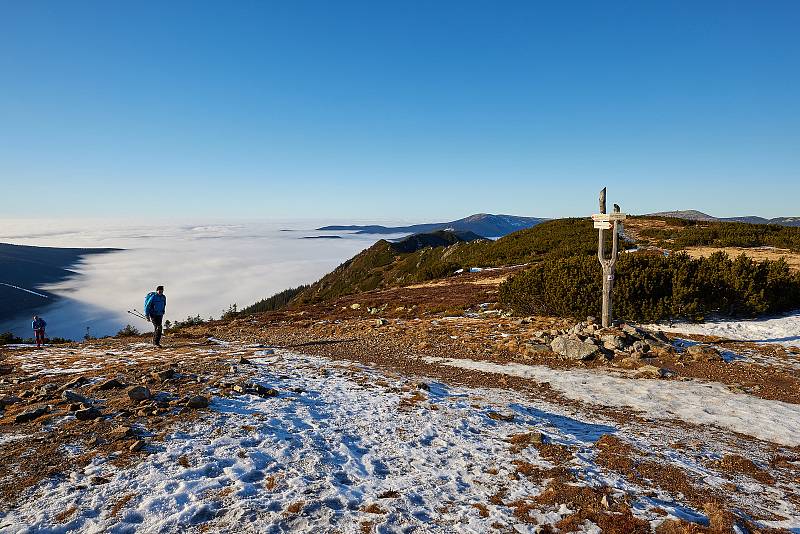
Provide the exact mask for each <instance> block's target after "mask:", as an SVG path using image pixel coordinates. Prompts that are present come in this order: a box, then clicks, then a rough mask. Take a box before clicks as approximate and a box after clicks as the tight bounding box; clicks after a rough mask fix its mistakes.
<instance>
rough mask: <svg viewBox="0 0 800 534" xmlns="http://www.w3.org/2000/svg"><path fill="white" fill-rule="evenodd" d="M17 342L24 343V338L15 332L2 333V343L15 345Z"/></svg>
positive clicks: (0, 337) (0, 335)
mask: <svg viewBox="0 0 800 534" xmlns="http://www.w3.org/2000/svg"><path fill="white" fill-rule="evenodd" d="M17 343H22V338H20V337H17V336H15V335H14V333H13V332H3V333H2V334H0V345H14V344H17Z"/></svg>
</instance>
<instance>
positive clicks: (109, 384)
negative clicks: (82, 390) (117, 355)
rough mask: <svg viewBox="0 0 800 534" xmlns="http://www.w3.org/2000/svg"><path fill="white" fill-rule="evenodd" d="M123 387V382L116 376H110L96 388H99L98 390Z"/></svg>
mask: <svg viewBox="0 0 800 534" xmlns="http://www.w3.org/2000/svg"><path fill="white" fill-rule="evenodd" d="M124 387H125V384H123V383H122V382H120V381H119V380H117V379H116V378H112V379H110V380H106V381H105V382H103V383H102V384H100V385H99V386H97V389H100V390H106V389H121V388H124Z"/></svg>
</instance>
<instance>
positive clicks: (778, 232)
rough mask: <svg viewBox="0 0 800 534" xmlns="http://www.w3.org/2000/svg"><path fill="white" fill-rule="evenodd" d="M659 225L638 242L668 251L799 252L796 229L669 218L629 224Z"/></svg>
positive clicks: (647, 229) (649, 228)
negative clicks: (751, 249) (755, 249)
mask: <svg viewBox="0 0 800 534" xmlns="http://www.w3.org/2000/svg"><path fill="white" fill-rule="evenodd" d="M640 221H646V222H654V221H655V222H660V223H661V224H660V225H658V226H655V225H648V226H647V227H645V228H643V229H641V230H640V231H639V232H638V233H639V236H640V241H641V242H642V243H644V244H651V245H655V246H658V247H661V248H666V249H669V250H681V249H684V248H687V247H694V246H707V247H718V248H722V247H745V248H748V247H775V248H782V249H788V250H791V251H794V252H800V227H793V226H781V225H777V224H750V223H742V222H719V221H705V220H691V219H681V218H673V217H649V216H648V217H637V218H634V219H633V221H632V223H633V224H636V222H640Z"/></svg>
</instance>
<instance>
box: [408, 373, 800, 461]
mask: <svg viewBox="0 0 800 534" xmlns="http://www.w3.org/2000/svg"><path fill="white" fill-rule="evenodd" d="M423 360H424V361H426V362H427V363H434V364H439V365H448V366H451V367H458V368H461V369H470V370H474V371H484V372H488V373H499V374H506V375H511V376H518V377H522V378H530V379H533V380H536V381H537V382H549V383H550V386H551V387H553V388H554V389H556V390H557V391H559V392H560V393H561V394H562V395H564V396H565V397H568V398H570V399H574V400H578V401H582V402H587V403H592V404H599V405H601V406H611V407H615V408H633V409H635V410H638V411H641V412H644V413H645V414H646V415H647V416H648V417H652V418H655V419H681V420H683V421H686V422H689V423H695V424H699V425H715V426H718V427H722V428H727V429H729V430H733V431H736V432H740V433H742V434H747V435H748V436H753V437H755V438H758V439H763V440H765V441H771V442H773V443H779V444H781V445H788V446H790V447H794V446H796V445H800V405H797V404H789V403H786V402H781V401H774V400H766V399H760V398H758V397H752V396H750V395H744V394H737V393H733V392H731V391H730V390H729V389H728V388H727V387H725V386H724V385H722V384H720V383H717V382H700V381H696V380H690V381H667V380H647V379H626V378H618V377H615V376H611V375H609V374H607V373H602V372H595V371H581V370H569V371H559V370H556V369H551V368H549V367H545V366H541V365H523V364H518V363H510V364H505V365H503V364H497V363H492V362H486V361H476V360H468V359H453V358H435V357H425V358H423Z"/></svg>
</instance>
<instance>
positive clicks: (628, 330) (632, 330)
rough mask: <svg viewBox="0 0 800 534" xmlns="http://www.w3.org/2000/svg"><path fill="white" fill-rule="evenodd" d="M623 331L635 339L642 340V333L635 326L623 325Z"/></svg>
mask: <svg viewBox="0 0 800 534" xmlns="http://www.w3.org/2000/svg"><path fill="white" fill-rule="evenodd" d="M622 331H623V332H625V333H626V334H628V335H629V336H632V337H635V338H636V339H642V331H641V330H639V329H638V328H636V327H635V326H633V325H629V324H624V325H622Z"/></svg>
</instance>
